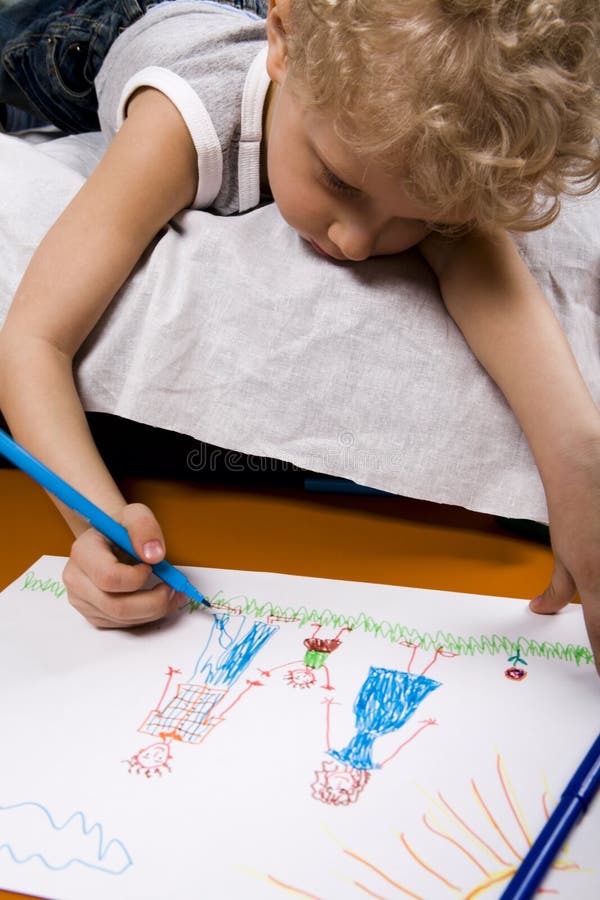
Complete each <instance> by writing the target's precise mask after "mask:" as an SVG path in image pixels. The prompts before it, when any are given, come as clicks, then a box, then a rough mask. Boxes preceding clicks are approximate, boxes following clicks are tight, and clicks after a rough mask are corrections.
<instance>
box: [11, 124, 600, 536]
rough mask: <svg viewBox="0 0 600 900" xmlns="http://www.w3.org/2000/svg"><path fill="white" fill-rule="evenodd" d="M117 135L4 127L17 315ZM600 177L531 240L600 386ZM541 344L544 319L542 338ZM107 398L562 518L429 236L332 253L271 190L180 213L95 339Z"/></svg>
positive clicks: (402, 480) (270, 452) (321, 462)
mask: <svg viewBox="0 0 600 900" xmlns="http://www.w3.org/2000/svg"><path fill="white" fill-rule="evenodd" d="M101 152H102V145H101V139H100V138H99V136H98V135H85V136H77V137H65V138H58V139H55V140H45V139H43V136H42V138H39V137H38V139H37V141H35V142H32V141H25V140H23V139H21V138H17V137H10V136H6V135H0V197H1V198H2V200H1V203H0V239H1V241H2V245H3V247H4V251H3V266H2V267H1V271H0V320H2V319H3V317H4V315H5V313H6V310H7V309H8V306H9V305H10V302H11V298H12V296H13V293H14V290H15V288H16V286H17V283H18V280H19V278H20V277H21V274H22V272H23V271H24V269H25V267H26V265H27V262H28V259H29V257H30V255H31V253H32V252H33V250H34V248H35V246H36V245H37V243H38V242H39V240H40V238H41V237H42V236H43V234H44V233H45V231H46V230H47V228H48V227H49V226H50V225H51V224H52V222H53V221H54V219H55V218H56V216H57V215H58V214H59V213H60V211H61V210H62V209H63V208H64V206H65V205H66V204H67V202H68V201H69V199H70V197H71V196H72V195H73V194H74V193H75V192H76V190H77V189H78V188H79V186H80V185H81V184H82V182H83V180H84V178H85V177H86V175H87V174H88V173H89V171H90V170H91V169H92V168H93V166H94V165H95V162H96V160H97V158H98V157H99V155H100V153H101ZM599 224H600V193H597V194H595V195H593V196H591V197H587V198H584V199H579V200H577V201H569V202H568V203H566V204H565V206H564V209H563V212H562V213H561V216H560V218H559V219H558V221H557V222H555V223H554V224H553V225H551V226H550V227H548V228H547V229H544V230H543V231H541V232H537V233H534V234H531V235H526V236H523V237H521V238H519V243H520V246H521V247H522V252H523V254H524V256H525V257H526V259H527V261H528V264H529V266H530V268H531V269H532V271H533V272H534V274H535V276H536V277H537V279H538V281H539V282H540V283H541V285H542V287H543V289H544V291H545V292H546V294H547V296H548V298H549V300H550V302H551V303H552V304H553V306H554V308H555V309H556V312H557V314H558V316H559V318H560V320H561V322H562V324H563V327H564V329H565V332H566V334H567V336H568V338H569V340H570V342H571V345H572V347H573V350H574V352H575V355H576V357H577V359H578V362H579V364H580V367H581V369H582V372H583V374H584V377H585V379H586V380H587V383H588V385H589V386H590V389H591V391H592V393H593V395H594V398H595V400H596V402H597V403H599V402H600V352H599V349H600V348H599V343H600V227H599ZM531 346H532V353H535V335H532V336H531ZM76 371H77V380H78V386H79V390H80V393H81V396H82V399H83V403H84V406H85V408H86V409H87V410H89V411H98V412H107V413H113V414H115V415H118V416H123V417H126V418H129V419H133V420H135V421H138V422H144V423H146V424H149V425H154V426H159V427H161V428H166V429H171V430H173V431H177V432H180V433H184V434H188V435H191V436H193V437H195V438H198V439H201V440H203V441H206V442H208V443H211V444H214V445H217V446H218V447H223V448H227V449H231V450H234V451H241V452H244V453H251V454H256V455H258V456H266V457H273V458H277V459H282V460H287V461H289V462H291V463H294V464H296V465H299V466H302V467H305V468H309V469H312V470H316V471H320V472H324V473H327V474H331V475H335V476H339V477H345V478H350V479H352V480H354V481H356V482H359V483H361V484H365V485H369V486H371V487H375V488H380V489H383V490H387V491H391V492H394V493H398V494H402V495H405V496H409V497H416V498H421V499H425V500H431V501H435V502H438V503H446V504H455V505H459V506H463V507H466V508H468V509H472V510H477V511H481V512H486V513H492V514H495V515H501V516H509V517H518V518H529V519H534V520H538V521H546V520H547V510H546V504H545V499H544V494H543V489H542V485H541V482H540V479H539V477H538V475H537V471H536V468H535V465H534V463H533V459H532V457H531V454H530V451H529V448H528V445H527V442H526V440H525V438H524V436H523V434H522V432H521V430H520V428H519V426H518V423H517V422H516V420H515V418H514V416H513V415H512V413H511V411H510V409H509V408H508V406H507V404H506V403H505V401H504V399H503V397H502V395H501V394H500V392H499V391H498V389H497V388H496V386H495V385H494V384H493V383H492V381H491V380H490V379H489V377H488V376H487V374H486V373H485V372H484V371H483V370H482V368H481V367H480V366H479V364H478V363H477V361H476V360H475V358H474V357H473V355H472V354H471V352H470V350H469V348H468V347H467V346H466V344H465V342H464V340H463V338H462V336H461V335H460V333H459V332H458V330H457V328H456V327H455V325H454V324H453V322H452V321H451V319H450V318H449V317H448V315H447V313H446V311H445V309H444V307H443V305H442V302H441V299H440V296H439V292H438V289H437V285H436V282H435V279H434V278H433V276H432V274H431V273H430V271H429V270H428V269H427V267H426V265H425V264H424V263H423V261H422V260H421V258H420V257H419V255H418V254H417V253H413V252H409V253H407V254H404V255H403V256H402V257H398V258H395V259H390V258H388V259H375V260H369V261H367V262H365V263H362V264H360V265H352V266H350V265H344V264H340V265H337V264H332V263H331V262H329V261H328V260H325V259H323V258H321V257H319V256H317V255H316V254H315V253H314V252H313V251H312V250H311V248H310V247H309V246H307V245H306V244H305V243H304V242H303V241H302V240H301V239H300V238H299V237H298V236H297V235H296V234H295V233H294V232H293V231H292V230H291V229H290V228H289V227H288V226H287V225H286V224H285V222H284V221H283V220H282V219H281V217H280V215H279V213H278V211H277V209H276V208H275V207H274V206H273V205H268V206H265V207H263V208H260V209H257V210H255V211H253V212H250V213H248V214H246V215H243V216H240V217H229V218H220V217H217V216H213V215H211V214H209V213H206V212H199V211H188V212H185V213H182V214H181V215H179V216H178V217H177V218H176V219H175V220H174V222H173V223H172V224H171V225H170V227H169V228H168V229H166V230H165V232H164V233H163V234H162V235H161V236H160V237H159V238H158V239H157V241H156V242H155V243H154V245H153V246H152V247H151V248H150V249H149V251H148V252H147V253H146V255H145V257H144V258H143V260H142V261H141V263H140V265H139V266H138V267H137V269H136V271H135V272H134V273H133V275H132V277H131V278H130V279H129V281H128V283H127V284H126V285H125V287H124V288H123V289H122V290H121V291H120V293H119V294H118V296H117V298H116V300H115V301H114V302H113V304H112V305H111V306H110V308H109V310H108V311H107V313H106V314H105V316H104V317H103V319H102V320H101V322H100V323H99V325H98V326H97V328H96V329H95V331H94V332H93V333H92V335H91V336H90V338H89V340H88V341H87V342H86V344H85V346H84V348H82V351H81V352H80V354H79V357H78V361H77V370H76Z"/></svg>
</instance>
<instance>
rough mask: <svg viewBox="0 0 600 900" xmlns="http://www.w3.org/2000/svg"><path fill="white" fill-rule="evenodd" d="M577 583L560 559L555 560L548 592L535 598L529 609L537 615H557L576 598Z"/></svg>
mask: <svg viewBox="0 0 600 900" xmlns="http://www.w3.org/2000/svg"><path fill="white" fill-rule="evenodd" d="M576 593H577V590H576V587H575V582H574V581H573V579H572V577H571V575H570V574H569V572H568V571H567V569H566V568H565V567H564V565H563V564H562V562H561V561H560V560H559V559H555V562H554V571H553V572H552V579H551V581H550V584H549V585H548V587H547V588H546V590H545V591H544V592H543V593H542V594H540V595H539V597H535V598H534V599H533V600H532V601H531V603H530V604H529V608H530V609H531V610H533V612H536V613H542V614H545V615H549V614H551V613H556V612H558V611H559V610H560V609H562V608H563V606H566V605H567V603H570V602H571V600H573V598H574V597H575V594H576Z"/></svg>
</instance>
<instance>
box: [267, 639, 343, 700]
mask: <svg viewBox="0 0 600 900" xmlns="http://www.w3.org/2000/svg"><path fill="white" fill-rule="evenodd" d="M321 627H322V626H321V625H320V624H319V623H318V622H317V623H313V629H314V630H313V633H312V634H311V636H310V637H307V638H305V639H304V646H305V647H306V653H305V654H304V659H295V660H293V661H292V662H287V663H282V664H281V665H280V666H273V667H272V668H271V669H261V670H260V674H261V675H264V676H265V678H269V677H270V676H271V675H272V674H273V672H276V671H277V670H278V669H287V671H286V673H285V675H284V678H285V681H286V683H287V684H289V685H290V687H293V688H310V687H313V686H314V685H315V684H316V683H317V672H321V673H323V675H324V679H323V682H324V683H323V684H322V685H321V687H322V688H323V690H325V691H332V690H333V685H332V683H331V678H330V674H329V667H328V666H327V660H328V659H329V657H330V656H331V654H332V653H333V652H334V650H337V649H338V647H339V646H340V645H341V643H342V642H341V640H340V635H342V634H343V633H344V631H351V630H352V629H350V628H348V626H344V627H343V628H340V630H339V631H338V632H337V634H336V635H335V636H334V637H332V638H321V637H317V635H318V633H319V631H320V630H321Z"/></svg>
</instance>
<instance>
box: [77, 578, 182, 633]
mask: <svg viewBox="0 0 600 900" xmlns="http://www.w3.org/2000/svg"><path fill="white" fill-rule="evenodd" d="M174 594H175V592H174V591H173V589H172V588H170V587H169V586H168V585H166V584H157V585H156V586H155V587H153V588H151V589H149V590H145V591H137V592H136V593H134V594H104V593H102V592H101V591H98V590H97V589H96V588H94V586H93V585H91V586H90V587H88V589H87V590H86V592H85V596H73V597H71V596H69V600H70V602H71V603H72V605H73V606H74V607H75V609H77V611H78V612H80V613H81V614H82V615H83V616H85V618H86V619H87V620H88V622H90V623H91V624H92V625H95V626H96V627H97V628H134V627H135V626H137V625H145V624H147V623H149V622H156V621H157V620H158V619H163V618H164V617H165V616H167V615H169V614H170V613H172V612H174V610H175V609H176V608H177V600H176V599H175V596H174Z"/></svg>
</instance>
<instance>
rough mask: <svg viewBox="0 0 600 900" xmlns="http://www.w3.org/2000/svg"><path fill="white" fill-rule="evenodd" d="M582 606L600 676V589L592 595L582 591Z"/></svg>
mask: <svg viewBox="0 0 600 900" xmlns="http://www.w3.org/2000/svg"><path fill="white" fill-rule="evenodd" d="M581 605H582V607H583V618H584V619H585V627H586V628H587V633H588V637H589V639H590V644H591V645H592V653H593V654H594V660H595V663H596V669H597V670H598V674H599V675H600V589H599V590H596V591H594V592H590V593H584V592H583V591H582V592H581Z"/></svg>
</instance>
